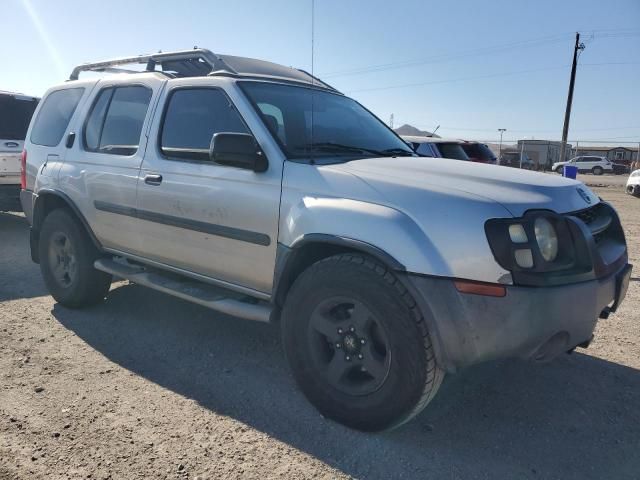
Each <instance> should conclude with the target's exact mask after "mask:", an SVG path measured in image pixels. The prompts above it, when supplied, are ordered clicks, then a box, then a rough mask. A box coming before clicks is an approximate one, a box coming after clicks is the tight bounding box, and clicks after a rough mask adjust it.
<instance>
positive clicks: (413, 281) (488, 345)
mask: <svg viewBox="0 0 640 480" xmlns="http://www.w3.org/2000/svg"><path fill="white" fill-rule="evenodd" d="M630 269H631V265H629V264H626V263H625V265H624V266H623V267H622V268H620V270H618V271H617V272H615V273H613V274H611V275H609V276H607V277H605V278H601V279H596V280H590V281H586V282H580V283H575V284H569V285H560V286H552V287H518V286H509V287H506V290H507V294H506V296H504V297H489V296H482V295H474V294H465V293H460V292H458V290H457V289H456V287H455V285H454V281H453V280H452V279H443V278H437V277H425V276H419V275H412V274H408V275H407V276H406V280H407V282H405V283H407V284H408V286H409V288H410V289H411V290H412V293H413V294H414V297H415V298H416V301H417V302H418V303H419V304H420V306H421V308H422V311H423V312H424V315H425V319H426V321H427V322H428V326H429V327H430V331H431V333H432V337H433V339H432V340H433V342H434V347H435V349H436V355H437V358H438V361H439V363H440V366H441V367H442V368H444V369H445V370H446V371H449V372H454V371H456V370H457V369H459V368H462V367H467V366H470V365H473V364H477V363H480V362H484V361H487V360H496V359H502V358H513V357H519V358H525V359H536V360H550V359H551V358H553V357H555V356H557V355H558V354H560V353H562V352H566V351H569V350H571V349H573V348H574V347H576V346H578V345H581V344H587V343H588V342H589V341H590V340H591V338H592V335H593V330H594V328H595V326H596V322H597V320H598V318H599V317H600V316H601V315H602V316H606V315H607V314H608V312H610V311H613V310H614V309H615V308H617V306H618V304H619V301H621V300H622V298H623V297H624V293H626V285H625V284H624V280H626V281H627V282H628V278H629V275H630ZM627 285H628V283H627Z"/></svg>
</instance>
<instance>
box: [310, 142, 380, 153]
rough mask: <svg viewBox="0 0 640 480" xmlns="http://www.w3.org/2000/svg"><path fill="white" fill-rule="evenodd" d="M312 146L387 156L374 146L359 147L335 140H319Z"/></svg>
mask: <svg viewBox="0 0 640 480" xmlns="http://www.w3.org/2000/svg"><path fill="white" fill-rule="evenodd" d="M309 147H311V148H321V149H325V150H332V151H342V152H360V153H370V154H372V155H377V156H380V157H384V156H386V154H385V153H384V152H381V151H380V150H374V149H372V148H365V147H357V146H355V145H345V144H342V143H334V142H317V143H312V144H310V145H309Z"/></svg>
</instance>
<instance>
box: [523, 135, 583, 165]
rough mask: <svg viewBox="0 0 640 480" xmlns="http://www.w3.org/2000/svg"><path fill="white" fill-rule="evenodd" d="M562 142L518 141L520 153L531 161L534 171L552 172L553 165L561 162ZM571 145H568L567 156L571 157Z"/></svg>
mask: <svg viewBox="0 0 640 480" xmlns="http://www.w3.org/2000/svg"><path fill="white" fill-rule="evenodd" d="M561 145H562V142H556V141H553V140H518V147H517V148H518V151H521V150H522V151H523V152H524V154H525V155H526V156H527V157H528V158H529V159H530V160H531V162H532V168H533V169H534V170H551V165H553V164H554V163H556V162H559V161H560V146H561ZM571 148H572V147H571V144H570V143H567V146H566V152H567V153H566V156H567V158H570V157H571V151H572V150H571Z"/></svg>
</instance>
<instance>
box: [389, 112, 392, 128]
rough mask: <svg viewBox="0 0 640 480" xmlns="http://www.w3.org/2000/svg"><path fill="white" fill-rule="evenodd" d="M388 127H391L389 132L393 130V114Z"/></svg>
mask: <svg viewBox="0 0 640 480" xmlns="http://www.w3.org/2000/svg"><path fill="white" fill-rule="evenodd" d="M389 126H390V127H391V130H393V113H392V114H391V118H389Z"/></svg>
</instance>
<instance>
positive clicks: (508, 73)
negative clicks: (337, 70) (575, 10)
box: [345, 65, 567, 94]
mask: <svg viewBox="0 0 640 480" xmlns="http://www.w3.org/2000/svg"><path fill="white" fill-rule="evenodd" d="M562 68H567V65H562V66H557V67H544V68H534V69H529V70H518V71H515V72H502V73H488V74H486V75H475V76H471V77H459V78H449V79H444V80H433V81H431V82H419V83H405V84H402V85H388V86H386V87H374V88H362V89H359V90H349V91H347V92H345V93H348V94H350V93H360V92H374V91H379V90H391V89H394V88H408V87H421V86H424V85H437V84H440V83H453V82H464V81H467V80H479V79H482V78H495V77H505V76H510V75H522V74H525V73H534V72H542V71H546V70H558V69H562Z"/></svg>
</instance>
